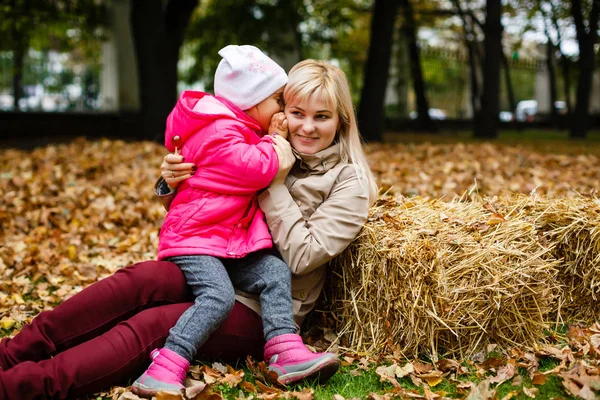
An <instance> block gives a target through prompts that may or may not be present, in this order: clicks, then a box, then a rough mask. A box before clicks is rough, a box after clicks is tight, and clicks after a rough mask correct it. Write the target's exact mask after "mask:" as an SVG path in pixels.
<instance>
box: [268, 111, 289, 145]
mask: <svg viewBox="0 0 600 400" xmlns="http://www.w3.org/2000/svg"><path fill="white" fill-rule="evenodd" d="M269 133H270V134H273V133H276V134H278V135H280V136H282V137H283V138H284V139H287V136H288V122H287V119H286V118H285V114H284V113H283V112H278V113H276V114H273V116H272V117H271V124H270V125H269Z"/></svg>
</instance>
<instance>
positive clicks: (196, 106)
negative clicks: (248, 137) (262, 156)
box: [165, 90, 262, 152]
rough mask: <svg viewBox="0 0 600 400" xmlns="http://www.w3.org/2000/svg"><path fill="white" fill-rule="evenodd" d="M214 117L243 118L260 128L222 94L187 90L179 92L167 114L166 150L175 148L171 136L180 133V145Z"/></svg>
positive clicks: (251, 125) (258, 129)
mask: <svg viewBox="0 0 600 400" xmlns="http://www.w3.org/2000/svg"><path fill="white" fill-rule="evenodd" d="M216 119H231V120H239V121H244V123H246V124H248V125H250V127H251V128H253V129H255V130H257V131H261V130H262V128H261V126H260V124H259V123H258V122H257V121H255V120H254V119H253V118H251V117H249V116H248V115H247V114H246V113H244V112H243V111H242V110H240V109H239V108H238V107H236V106H235V105H233V104H232V103H231V102H229V101H227V100H226V99H224V98H222V97H217V96H213V95H211V94H209V93H205V92H198V91H193V90H186V91H184V92H183V93H181V95H180V96H179V99H178V100H177V104H176V105H175V108H173V111H171V113H170V114H169V116H168V117H167V127H166V131H165V146H166V147H167V149H168V150H169V151H171V152H172V151H174V150H175V144H174V143H173V137H175V136H179V137H180V138H181V142H180V143H179V146H178V147H179V148H181V146H182V145H183V143H185V142H186V141H187V140H188V139H189V138H190V137H191V136H192V135H193V134H194V133H196V132H197V131H198V130H200V129H202V128H204V127H205V126H206V125H208V124H210V123H212V122H213V121H214V120H216Z"/></svg>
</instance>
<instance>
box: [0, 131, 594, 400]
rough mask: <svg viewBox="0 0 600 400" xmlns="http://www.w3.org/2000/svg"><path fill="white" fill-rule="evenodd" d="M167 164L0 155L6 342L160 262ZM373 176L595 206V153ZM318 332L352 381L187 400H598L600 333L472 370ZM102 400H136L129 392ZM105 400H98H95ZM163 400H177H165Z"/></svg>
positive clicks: (424, 187)
mask: <svg viewBox="0 0 600 400" xmlns="http://www.w3.org/2000/svg"><path fill="white" fill-rule="evenodd" d="M164 153H165V150H164V148H163V147H162V146H160V145H158V144H155V143H150V142H135V143H126V142H122V141H114V140H101V141H86V140H83V139H79V140H76V141H74V142H72V143H69V144H62V145H49V146H46V147H42V148H38V149H35V150H33V151H20V150H11V149H3V150H0V196H1V197H2V202H1V204H0V225H1V228H2V229H1V231H0V329H1V335H2V336H10V335H14V334H16V333H17V332H18V331H19V329H20V328H21V327H22V326H23V324H25V323H27V322H28V321H30V320H31V319H32V318H33V317H35V315H37V314H38V313H39V312H40V311H43V310H48V309H52V308H53V307H54V306H56V305H57V304H58V303H60V302H61V301H63V300H65V299H67V298H69V297H70V296H72V295H74V294H75V293H77V292H79V291H80V290H82V289H83V288H84V287H85V286H87V285H89V284H91V283H93V282H95V281H97V280H99V279H102V278H104V277H106V276H109V275H110V274H112V273H114V272H115V271H116V270H117V269H118V268H121V267H123V266H125V265H128V264H131V263H134V262H137V261H143V260H147V259H152V258H154V257H155V255H156V246H157V238H158V229H159V228H160V225H161V222H162V218H163V216H164V210H163V209H162V206H161V205H160V203H159V202H158V201H157V200H156V199H155V197H154V195H153V184H154V181H155V179H156V178H157V176H158V167H159V165H160V163H161V161H162V156H163V155H164ZM370 162H371V165H372V168H373V170H374V172H375V173H376V175H377V177H378V180H379V183H380V186H381V187H382V188H383V189H384V191H386V192H387V194H392V195H403V196H421V197H424V198H442V199H448V200H450V199H452V198H454V197H455V196H458V197H463V198H468V197H469V196H473V195H478V196H490V197H493V196H496V195H499V194H501V193H502V192H504V191H512V192H521V193H525V194H529V193H531V192H532V191H535V192H536V193H538V194H539V195H541V196H544V197H546V198H564V197H571V196H575V195H585V196H593V195H595V190H597V188H598V187H600V169H599V168H597V165H598V155H597V153H594V152H590V153H579V154H575V155H573V154H568V152H560V153H559V152H545V153H541V152H536V151H533V150H531V149H528V148H525V147H519V146H504V145H495V144H487V143H476V144H462V143H458V144H454V143H449V144H438V145H434V144H427V143H424V144H395V145H377V146H372V147H371V150H370ZM335 339H336V332H331V331H329V330H328V329H327V327H322V328H320V329H318V328H317V329H312V330H310V334H309V336H308V337H307V338H306V340H307V342H308V343H309V344H311V345H312V346H313V347H314V348H316V349H326V348H330V349H332V350H334V351H338V352H339V354H340V357H341V359H342V364H343V367H342V370H341V372H340V373H338V374H337V375H336V376H334V377H333V378H332V380H331V381H330V382H329V383H328V384H327V385H324V386H319V385H316V384H309V385H306V386H298V387H293V388H287V389H286V388H283V387H280V386H278V385H277V384H276V383H275V382H273V381H272V379H270V378H269V376H268V374H267V373H266V370H265V366H264V363H259V362H255V361H253V360H247V361H246V362H243V361H242V362H241V363H240V364H239V365H236V366H228V365H221V364H218V363H215V364H211V365H202V364H197V365H195V366H194V367H193V368H192V370H191V372H190V375H189V378H190V379H191V381H190V389H189V393H188V396H189V397H190V398H196V399H206V398H214V399H217V398H240V399H251V398H261V399H273V398H299V399H312V398H334V399H336V400H342V399H344V398H347V399H348V398H372V399H388V398H424V399H443V398H467V399H482V398H497V399H510V398H522V399H524V398H541V399H546V398H565V399H566V398H575V397H579V398H584V399H594V398H597V396H598V393H600V364H599V363H598V360H599V358H600V357H599V356H600V326H598V325H592V326H578V325H572V326H560V327H556V328H555V329H554V330H552V331H549V332H547V333H546V340H545V341H544V343H543V344H540V346H539V347H538V348H537V349H534V350H527V351H525V350H524V349H520V348H513V349H508V350H507V349H499V348H496V347H495V346H493V345H490V346H488V347H487V348H486V349H485V351H481V352H478V353H476V354H474V355H472V356H470V357H469V358H468V359H465V360H454V359H442V360H437V361H432V360H429V361H428V360H425V359H415V358H412V357H411V358H407V357H406V356H405V355H404V354H403V353H402V349H401V348H396V349H391V350H390V352H389V354H386V355H384V356H378V357H376V358H375V357H369V356H368V355H367V354H357V353H354V352H352V350H351V349H346V348H343V347H338V346H337V345H336V344H335V343H336V340H335ZM95 397H101V398H114V399H135V398H137V397H136V396H135V395H133V394H131V393H130V392H128V390H127V388H124V387H114V388H110V389H109V388H107V391H106V392H104V393H100V394H97V396H95ZM95 397H94V398H95ZM162 398H163V399H165V398H168V397H166V396H163V397H162Z"/></svg>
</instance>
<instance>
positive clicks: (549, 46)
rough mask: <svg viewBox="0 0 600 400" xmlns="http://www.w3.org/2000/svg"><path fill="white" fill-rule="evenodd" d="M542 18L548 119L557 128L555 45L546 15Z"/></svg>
mask: <svg viewBox="0 0 600 400" xmlns="http://www.w3.org/2000/svg"><path fill="white" fill-rule="evenodd" d="M543 16H544V33H545V34H546V68H547V70H548V84H549V85H550V99H549V101H550V104H549V106H550V118H551V120H552V125H554V127H558V111H557V110H556V100H557V98H556V96H557V92H556V71H555V69H554V60H555V56H554V52H555V50H556V47H557V46H556V44H555V43H554V42H553V41H552V37H550V29H548V21H547V18H546V15H543Z"/></svg>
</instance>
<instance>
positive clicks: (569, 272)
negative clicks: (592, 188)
mask: <svg viewBox="0 0 600 400" xmlns="http://www.w3.org/2000/svg"><path fill="white" fill-rule="evenodd" d="M522 200H523V197H521V201H522ZM528 204H529V206H528V207H529V210H528V213H529V214H530V216H531V218H532V221H533V222H534V223H535V225H536V229H537V230H538V231H539V232H541V233H542V234H543V239H544V240H545V241H546V242H547V243H548V244H549V245H550V247H551V248H552V255H553V256H554V258H556V259H558V260H560V267H559V270H558V275H557V279H558V281H559V283H560V284H561V285H563V286H564V290H562V292H561V295H560V297H559V298H558V299H557V304H556V306H555V308H556V310H555V313H556V315H557V318H558V319H562V321H564V322H568V323H571V322H584V323H588V324H591V323H594V322H596V321H598V320H599V319H600V200H599V199H597V198H585V197H575V198H562V199H543V198H542V199H535V200H530V201H528Z"/></svg>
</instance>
